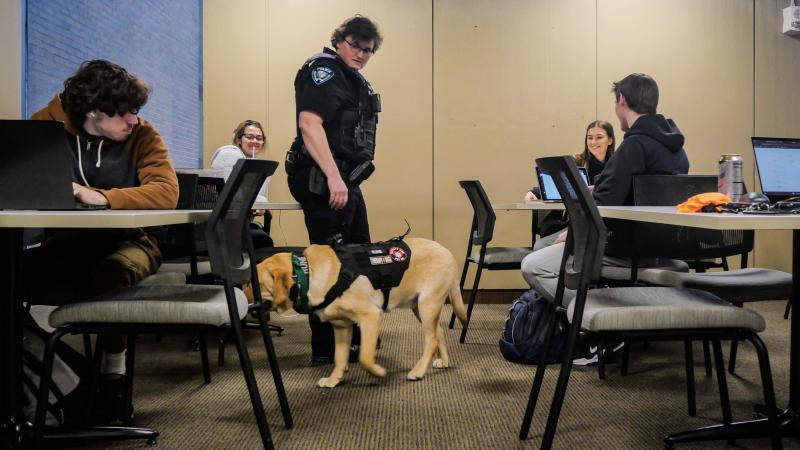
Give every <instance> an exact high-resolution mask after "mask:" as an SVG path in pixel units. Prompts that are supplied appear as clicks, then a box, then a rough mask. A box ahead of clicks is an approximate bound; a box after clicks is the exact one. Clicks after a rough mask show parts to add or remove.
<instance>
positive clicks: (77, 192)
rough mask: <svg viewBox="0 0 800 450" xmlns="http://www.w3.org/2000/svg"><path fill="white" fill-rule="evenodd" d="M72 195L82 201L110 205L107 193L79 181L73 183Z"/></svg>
mask: <svg viewBox="0 0 800 450" xmlns="http://www.w3.org/2000/svg"><path fill="white" fill-rule="evenodd" d="M72 195H74V196H75V199H76V200H78V201H79V202H81V203H88V204H90V205H108V199H107V198H106V196H105V195H103V194H101V193H99V192H97V191H94V190H92V189H89V188H87V187H85V186H81V185H80V184H78V183H72Z"/></svg>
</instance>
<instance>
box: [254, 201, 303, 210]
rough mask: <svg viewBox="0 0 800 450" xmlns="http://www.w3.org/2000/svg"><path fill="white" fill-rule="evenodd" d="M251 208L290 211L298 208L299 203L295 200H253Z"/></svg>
mask: <svg viewBox="0 0 800 450" xmlns="http://www.w3.org/2000/svg"><path fill="white" fill-rule="evenodd" d="M253 209H269V210H273V211H276V210H278V211H292V210H297V209H300V203H297V202H255V203H253Z"/></svg>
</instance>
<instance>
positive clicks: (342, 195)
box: [328, 176, 347, 209]
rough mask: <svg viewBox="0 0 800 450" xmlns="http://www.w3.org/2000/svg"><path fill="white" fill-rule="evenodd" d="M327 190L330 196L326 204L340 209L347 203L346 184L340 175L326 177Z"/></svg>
mask: <svg viewBox="0 0 800 450" xmlns="http://www.w3.org/2000/svg"><path fill="white" fill-rule="evenodd" d="M328 191H330V193H331V198H330V200H329V201H328V204H329V205H330V207H331V208H333V209H342V208H344V205H346V204H347V185H345V184H344V181H343V180H342V177H340V176H337V177H329V178H328Z"/></svg>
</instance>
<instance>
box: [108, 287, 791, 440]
mask: <svg viewBox="0 0 800 450" xmlns="http://www.w3.org/2000/svg"><path fill="white" fill-rule="evenodd" d="M750 307H751V308H753V309H755V310H757V311H758V312H760V313H761V314H763V315H764V316H765V318H766V320H767V323H768V328H767V330H766V331H765V332H764V333H763V336H762V337H763V339H764V340H765V342H766V343H767V347H768V348H769V351H770V357H771V363H772V370H773V375H774V381H775V386H776V394H777V398H778V404H779V405H784V404H786V401H787V398H788V372H789V369H788V349H789V342H788V336H789V321H787V320H784V319H783V317H782V313H783V308H784V303H783V302H764V303H760V304H754V305H750ZM507 308H508V305H484V304H481V305H477V306H476V308H475V311H474V316H473V322H472V324H471V326H470V331H469V335H468V336H467V343H466V344H459V343H458V330H448V331H447V339H448V346H449V348H450V350H451V360H452V361H451V362H452V367H450V368H448V369H445V370H437V369H431V371H429V372H428V375H427V376H426V377H425V378H424V379H423V380H421V381H416V382H411V381H406V379H405V376H406V372H407V371H409V370H410V369H411V367H412V366H413V364H414V363H415V361H416V360H417V358H418V357H419V355H420V353H421V350H422V333H421V327H420V325H419V324H418V323H417V321H416V319H415V318H414V316H413V314H412V313H411V312H410V311H409V310H398V311H393V312H391V313H389V314H386V315H384V316H383V322H382V325H381V327H382V328H381V330H382V331H381V338H382V341H383V345H382V348H381V349H380V350H379V351H378V362H379V363H380V364H382V365H383V366H384V367H386V368H387V370H388V373H387V375H386V377H385V378H384V379H377V378H374V377H372V376H370V375H369V374H367V373H366V372H365V371H364V370H363V369H362V368H360V367H359V366H358V365H357V364H351V366H350V371H349V372H348V374H347V375H346V376H345V379H344V382H343V383H342V384H341V385H339V386H338V387H336V388H335V389H332V390H329V389H320V388H317V387H316V381H317V379H319V378H320V377H323V376H326V375H327V372H328V370H329V369H330V367H329V366H328V367H325V366H323V367H312V366H311V365H310V334H309V331H308V325H307V319H306V317H305V316H293V317H280V316H275V315H273V322H274V323H276V324H279V325H282V326H284V327H285V329H286V331H285V333H284V334H283V335H282V336H279V337H275V339H274V340H275V345H276V348H277V351H278V354H279V358H280V365H281V370H282V373H283V377H284V382H285V385H286V390H287V394H288V397H289V402H290V404H291V408H292V412H293V414H294V418H295V426H294V428H292V429H286V428H285V427H284V426H283V422H282V418H281V415H280V410H279V407H278V404H277V400H276V397H275V390H274V385H273V384H272V379H271V376H270V372H269V369H268V367H267V363H266V357H265V352H264V349H263V344H262V343H261V337H260V335H259V334H258V333H257V332H253V331H251V332H248V333H247V340H248V347H249V350H250V354H251V356H252V358H253V360H254V364H255V367H256V375H257V378H258V381H259V384H260V387H261V393H262V396H263V397H264V402H265V406H266V409H267V415H268V420H269V423H270V427H271V430H272V436H273V440H274V442H275V446H276V448H279V449H486V448H489V449H530V448H538V446H539V443H540V439H541V434H542V432H543V429H544V423H545V420H546V416H547V409H546V408H545V407H542V406H540V407H539V410H538V411H537V413H536V416H535V418H534V422H533V426H532V428H531V433H530V436H531V437H530V438H529V439H528V440H527V441H520V440H519V439H518V438H517V434H518V431H519V427H520V422H521V419H522V414H523V411H524V408H525V404H526V402H527V398H528V393H529V391H530V387H531V382H532V380H533V376H534V372H535V370H534V367H533V366H524V365H518V364H514V363H511V362H508V361H506V360H505V359H503V358H502V356H501V355H500V352H499V350H498V345H497V340H498V337H499V334H500V331H501V329H502V327H503V322H504V320H505V314H506V311H507ZM449 311H450V310H449V307H447V308H446V309H445V311H444V313H445V314H443V317H442V323H443V324H444V323H446V319H447V318H449V314H450V312H449ZM725 348H726V350H727V346H725ZM632 349H633V350H632V352H631V373H630V374H629V375H628V376H624V377H623V376H621V375H620V373H619V368H618V366H617V365H616V364H613V365H610V366H609V367H608V376H607V379H606V380H600V379H598V376H597V370H596V369H589V368H583V369H576V370H575V371H573V373H572V377H571V381H570V385H569V389H568V392H567V399H566V402H565V404H564V408H563V411H562V414H561V420H560V422H559V427H558V432H557V434H556V438H555V443H554V447H555V448H559V449H577V448H580V449H643V448H663V447H664V446H663V443H662V438H663V437H664V435H666V434H668V433H670V432H674V431H680V430H685V429H691V428H695V427H700V426H704V425H709V424H713V423H716V422H718V421H720V420H721V413H720V408H719V397H718V392H717V387H716V386H717V385H716V379H715V378H713V377H706V375H705V372H704V370H703V366H702V361H701V359H702V357H701V356H700V355H702V351H701V349H700V345H699V344H697V345H696V346H695V355H696V356H695V359H696V360H697V363H696V366H695V371H696V375H695V378H696V380H697V394H698V398H697V409H698V411H697V417H689V416H688V414H687V412H686V411H687V410H686V391H685V377H684V366H683V347H682V344H680V343H653V344H651V345H650V347H649V348H648V349H647V350H643V349H642V346H641V345H640V344H634V345H633V347H632ZM226 353H227V355H226V356H227V364H226V365H225V366H223V367H216V364H214V365H213V367H212V382H211V384H208V385H204V384H203V380H202V374H201V371H200V357H199V354H198V353H196V352H191V351H187V349H186V338H185V337H168V338H165V339H164V340H162V342H155V340H154V339H153V338H152V337H149V336H142V337H141V338H140V339H139V347H138V350H137V369H136V381H135V396H134V399H135V407H136V417H135V425H141V426H149V427H153V428H155V429H157V430H158V431H160V432H161V436H160V438H159V440H158V444H157V447H156V448H161V449H197V448H211V449H223V448H226V449H228V448H230V449H238V448H243V449H251V448H252V449H255V448H259V447H260V441H259V434H258V430H257V428H256V424H255V420H254V418H253V415H252V409H251V407H250V401H249V398H248V395H247V390H246V387H245V384H244V379H243V377H242V375H241V372H240V369H239V364H238V360H237V357H236V351H235V348H234V347H233V346H232V345H229V346H228V348H227V352H226ZM726 355H727V353H726ZM211 357H212V362H214V361H216V349H215V348H212V350H211ZM725 359H726V360H727V356H726V358H725ZM737 367H738V369H737V372H736V375H734V376H729V377H728V384H729V389H730V395H731V401H732V407H733V415H734V420H737V419H739V420H742V419H747V418H750V417H751V415H752V408H753V404H754V403H757V402H758V403H760V402H762V401H763V400H762V394H761V385H760V378H759V375H758V366H757V362H756V356H755V352H754V351H753V349H752V347H751V346H749V345H748V344H743V345H741V346H740V351H739V359H738V366H737ZM557 368H558V366H551V368H549V369H548V371H547V374H546V377H545V385H544V395H543V397H542V399H543V400H542V401H543V402H544V404H543V405H544V406H547V405H549V402H550V399H551V393H552V390H553V387H554V385H555V379H556V377H557ZM798 388H800V387H798ZM540 405H542V403H540ZM784 446H785V447H786V448H800V442H798V441H796V440H784ZM725 447H726V444H725V443H711V444H706V445H705V446H682V447H679V448H725ZM767 447H768V445H767V442H765V441H753V440H749V441H748V440H742V441H738V442H737V447H736V448H767ZM94 448H101V447H100V446H97V447H94ZM102 448H119V449H123V448H125V449H127V448H140V449H142V448H149V447H148V446H147V445H146V444H144V443H143V442H127V443H113V444H103V446H102Z"/></svg>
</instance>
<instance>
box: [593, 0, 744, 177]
mask: <svg viewBox="0 0 800 450" xmlns="http://www.w3.org/2000/svg"><path fill="white" fill-rule="evenodd" d="M752 14H753V11H752V1H750V0H703V1H697V0H674V1H672V2H670V3H669V5H668V6H667V5H666V4H665V3H663V2H652V1H641V0H599V1H598V20H597V22H598V33H597V34H598V55H597V60H598V67H597V72H598V89H597V95H598V104H599V105H600V107H599V111H600V116H601V117H608V118H611V119H612V120H613V121H614V124H615V126H616V127H618V123H619V122H618V121H617V119H616V116H615V115H614V97H613V95H612V94H610V93H609V90H610V88H611V83H612V82H613V81H616V80H620V79H622V78H623V77H625V76H626V75H628V74H630V73H633V72H644V73H647V74H649V75H651V76H653V78H655V80H656V81H657V82H658V85H659V90H660V101H659V107H658V110H659V112H660V113H663V114H664V115H666V116H667V117H671V118H673V119H674V120H675V123H676V124H677V125H678V127H679V128H680V129H681V131H682V132H683V133H684V135H685V136H686V145H685V148H686V151H687V153H688V155H689V162H690V163H691V168H690V173H694V174H715V173H717V160H718V158H719V155H720V154H723V153H739V154H741V155H742V157H743V158H744V162H745V167H746V168H748V170H746V176H745V178H746V182H747V184H748V186H752V182H753V179H752V173H753V172H752V167H753V157H752V151H751V150H750V139H749V138H750V133H751V131H752V123H753V106H752V105H753V97H752V96H753V66H752V59H753V37H752V33H751V32H748V31H749V30H751V29H752V22H753V18H752V17H753V16H752ZM733 30H738V31H737V32H732V31H733ZM620 134H621V133H620Z"/></svg>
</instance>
